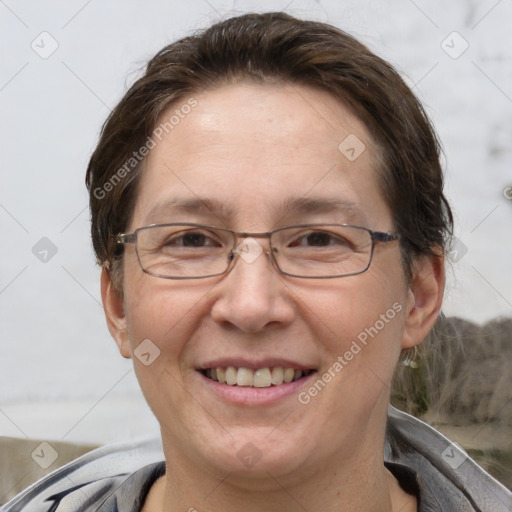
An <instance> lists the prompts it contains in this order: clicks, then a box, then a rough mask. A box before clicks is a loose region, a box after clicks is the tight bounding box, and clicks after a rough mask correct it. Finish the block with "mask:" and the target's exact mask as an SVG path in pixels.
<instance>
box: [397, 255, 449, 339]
mask: <svg viewBox="0 0 512 512" xmlns="http://www.w3.org/2000/svg"><path fill="white" fill-rule="evenodd" d="M437 252H438V254H436V255H432V256H431V255H424V256H420V257H419V258H417V259H416V261H415V262H414V265H413V275H412V280H411V283H410V285H409V291H408V295H409V299H410V301H409V305H408V310H407V316H406V319H405V332H404V337H403V341H402V348H403V349H405V348H411V347H414V346H416V345H419V344H420V343H421V342H422V341H423V340H424V339H425V336H426V335H427V334H428V332H429V331H430V329H431V328H432V326H433V325H434V323H435V321H436V320H437V318H438V316H439V311H440V310H441V304H442V302H443V293H444V285H445V273H444V256H443V253H442V250H441V249H440V248H439V250H438V251H437Z"/></svg>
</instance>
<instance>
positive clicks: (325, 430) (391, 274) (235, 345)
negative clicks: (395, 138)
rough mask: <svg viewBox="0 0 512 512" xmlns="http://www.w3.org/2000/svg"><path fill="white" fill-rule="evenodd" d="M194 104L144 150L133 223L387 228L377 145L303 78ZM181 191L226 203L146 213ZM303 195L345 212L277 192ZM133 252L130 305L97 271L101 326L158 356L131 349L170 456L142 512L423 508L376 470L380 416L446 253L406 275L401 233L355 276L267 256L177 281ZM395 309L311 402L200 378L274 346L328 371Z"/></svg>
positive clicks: (211, 93)
mask: <svg viewBox="0 0 512 512" xmlns="http://www.w3.org/2000/svg"><path fill="white" fill-rule="evenodd" d="M194 97H195V98H196V99H197V101H198V105H197V107H196V108H194V110H193V111H192V112H191V113H190V114H189V115H188V116H186V117H185V118H184V119H182V120H181V121H180V123H179V125H177V126H176V127H175V128H174V129H173V131H172V132H170V133H169V134H168V135H167V136H165V137H164V138H163V139H162V141H161V142H160V143H159V144H158V145H157V146H156V147H155V148H154V149H153V150H152V151H151V153H150V155H149V156H148V158H147V160H146V163H145V170H144V172H143V174H142V176H141V182H140V184H139V185H140V186H139V191H138V198H137V201H136V206H135V210H134V213H133V217H132V219H131V222H130V225H129V228H128V229H127V232H131V231H133V230H134V229H136V228H137V227H141V226H144V225H147V224H150V223H164V222H173V221H174V222H179V221H185V222H186V221H188V222H199V223H206V224H216V225H219V226H227V227H230V228H231V229H234V230H237V231H248V232H264V231H268V230H271V229H275V228H276V227H282V226H287V225H292V224H298V223H302V222H326V223H328V222H331V223H344V222H347V223H352V224H356V225H361V226H365V227H368V228H370V229H373V230H377V231H392V221H391V211H390V208H389V206H388V205H387V204H386V201H385V199H384V197H383V196H382V194H381V191H380V189H379V186H378V181H377V173H376V169H377V165H378V164H377V160H378V158H377V151H376V150H375V148H374V145H373V143H372V140H371V138H370V136H369V134H368V132H367V130H366V129H365V127H364V125H363V124H362V122H361V121H360V120H359V119H358V118H357V117H356V116H355V115H353V114H352V113H351V111H350V110H349V109H348V108H347V107H346V106H344V104H342V103H341V102H340V101H339V100H337V99H336V98H334V97H333V96H331V95H330V94H328V93H326V92H323V91H319V90H316V89H312V88H309V87H306V86H297V85H293V86H292V85H279V86H278V85H261V84H254V83H251V82H239V83H237V84H230V85H224V86H222V87H220V88H217V89H214V90H207V91H204V92H201V93H198V94H196V95H194ZM175 107H176V106H173V107H172V109H174V108H175ZM172 109H171V110H172ZM164 117H165V116H164ZM350 134H355V135H356V136H357V137H358V138H359V139H360V140H361V141H362V142H363V143H364V144H365V146H366V150H365V151H364V152H363V153H362V154H361V155H360V156H359V157H358V158H357V159H356V160H354V161H352V162H351V161H349V160H348V159H347V158H346V157H345V156H344V155H343V154H341V153H340V152H339V151H338V145H339V144H340V142H341V141H343V140H344V139H345V138H346V137H347V136H348V135H350ZM185 197H186V198H195V197H200V198H204V199H217V200H218V201H220V202H221V203H222V204H223V205H224V208H225V210H226V211H220V210H212V211H210V210H206V212H178V211H176V210H172V209H171V208H169V209H164V210H160V212H159V213H157V214H151V215H150V212H151V211H152V210H153V209H154V208H155V206H156V205H159V204H161V203H165V202H166V201H169V200H170V199H172V198H185ZM303 197H315V198H337V199H342V200H344V201H346V202H349V203H351V204H352V205H355V206H354V207H353V208H352V209H351V210H350V211H349V212H346V211H342V212H324V213H316V214H306V213H300V212H291V211H289V210H288V211H287V210H283V208H282V206H281V205H282V203H283V200H286V199H297V198H303ZM259 242H260V243H261V245H262V247H263V248H264V249H266V248H268V242H267V241H265V240H259ZM125 254H126V256H125V263H124V264H125V272H124V278H123V279H124V281H123V289H124V297H123V298H122V299H121V298H120V295H119V294H118V293H117V292H116V290H115V289H114V287H113V285H112V282H111V280H110V277H109V274H108V272H107V271H106V270H103V274H102V297H103V303H104V308H105V314H106V318H107V323H108V326H109V329H110V332H111V334H112V335H113V337H114V338H115V340H116V342H117V345H118V346H119V350H120V352H121V354H122V355H123V356H124V357H132V355H133V351H134V350H135V348H136V347H137V346H138V344H139V343H140V342H141V341H142V340H144V339H147V338H149V339H150V340H152V342H153V343H154V344H155V345H157V346H158V348H159V349H160V351H161V352H160V356H159V357H158V358H157V359H156V360H155V361H154V362H153V363H152V364H151V365H149V366H145V365H143V364H142V363H141V362H140V361H139V360H138V359H137V358H136V357H133V362H134V367H135V370H136V373H137V377H138V379H139V382H140V385H141V388H142V390H143V392H144V394H145V397H146V399H147V401H148V403H149V405H150V407H151V408H152V410H153V412H154V414H155V416H156V417H157V419H158V421H159V423H160V425H161V431H162V439H163V443H164V452H165V458H166V462H167V473H166V475H165V476H164V477H162V478H161V479H160V480H159V481H157V482H156V483H155V485H154V486H153V488H152V490H151V492H150V494H149V496H148V498H147V500H146V503H145V505H144V510H154V511H160V510H173V511H174V510H189V509H191V508H195V509H197V510H198V511H200V512H203V511H219V510H222V511H225V512H229V511H231V510H240V508H244V510H246V511H248V512H252V511H261V510H265V511H271V512H272V511H281V510H286V511H288V512H290V511H299V510H308V511H311V512H314V511H320V510H322V511H330V510H333V511H334V510H336V511H339V510H347V511H348V510H358V511H363V512H364V511H372V512H375V511H390V510H393V511H398V510H401V511H402V512H405V511H413V510H416V500H415V498H413V497H412V496H410V495H408V494H406V493H405V492H404V491H402V489H401V488H400V487H399V485H398V482H397V481H396V479H395V478H394V477H393V476H392V475H391V473H390V472H389V471H388V470H387V469H386V468H385V467H384V465H383V445H384V433H385V422H386V415H387V406H388V403H389V392H390V383H391V380H392V376H393V371H394V368H395V366H396V363H397V360H398V357H399V354H400V351H401V350H402V349H404V348H409V347H412V346H414V345H417V344H418V343H420V342H421V341H422V340H423V338H424V337H425V335H426V334H427V332H428V331H429V330H430V328H431V326H432V325H433V323H434V321H435V319H436V317H437V315H438V312H439V309H440V305H441V300H442V294H443V288H444V271H443V261H442V258H441V257H438V258H434V257H422V258H419V259H418V260H417V261H416V263H415V267H414V275H413V278H412V280H411V281H410V282H408V281H407V280H406V278H405V275H404V271H403V268H402V266H401V263H400V250H399V245H398V242H392V243H389V244H377V245H376V247H375V253H374V257H373V261H372V264H371V266H370V268H369V269H368V270H367V271H366V272H365V273H363V274H359V275H356V276H350V277H344V278H339V279H324V280H321V279H320V280H315V279H300V278H293V277H287V276H283V275H281V274H279V273H278V272H277V271H276V269H275V268H274V267H273V266H272V265H271V263H270V260H269V258H268V257H267V256H265V253H263V254H262V255H261V256H260V257H258V258H257V259H256V260H255V261H254V262H252V263H247V262H246V261H244V260H243V259H241V258H239V259H238V261H237V263H236V264H235V266H234V267H233V268H232V269H231V271H230V272H229V273H228V274H225V275H223V276H219V277H214V278H208V279H200V280H185V281H175V280H166V279H160V278H156V277H153V276H150V275H147V274H145V273H144V272H143V271H142V270H141V268H140V266H139V264H138V261H137V258H136V255H135V252H134V247H133V246H130V245H129V246H126V253H125ZM395 303H398V304H400V305H401V306H402V309H401V311H400V312H399V313H397V314H396V316H395V317H394V318H393V319H392V320H390V321H389V322H388V323H386V325H385V327H384V328H383V329H381V330H380V331H379V333H378V334H377V335H376V336H375V337H374V338H372V339H371V341H370V342H369V343H368V344H367V345H366V346H365V347H364V349H363V350H361V351H360V352H359V353H358V354H357V355H355V356H354V358H353V359H352V360H351V361H350V362H349V363H348V364H347V365H346V366H345V367H344V368H343V370H342V371H341V372H339V373H337V374H336V377H335V378H333V379H332V380H331V381H330V382H329V383H328V385H326V386H325V388H324V389H323V390H322V391H321V392H320V393H318V395H317V396H316V397H314V398H313V399H311V401H310V402H309V403H308V404H307V405H303V404H301V403H300V402H299V401H298V400H297V396H296V395H295V394H294V395H293V396H289V397H286V398H285V399H282V400H280V401H277V402H276V403H274V404H270V405H263V406H262V405H257V406H248V405H240V404H233V403H228V402H226V401H224V400H223V399H222V398H220V397H219V396H217V395H216V394H214V393H213V392H212V391H211V390H210V389H209V387H208V386H206V385H205V384H204V378H203V377H201V376H200V375H199V374H198V372H197V371H196V368H197V367H198V365H200V364H201V363H203V362H205V361H207V360H211V359H212V358H214V357H232V356H239V357H247V358H254V357H263V356H266V357H284V358H293V360H294V361H299V362H301V363H303V364H306V363H307V365H308V366H310V367H311V368H315V369H317V370H318V372H319V375H321V374H322V373H323V372H325V371H327V370H328V369H329V368H330V367H332V365H333V363H334V362H335V361H336V360H337V357H338V356H339V355H343V354H344V353H345V352H346V351H347V350H348V349H349V348H350V345H351V343H352V341H353V340H355V339H357V336H358V334H359V333H360V332H362V331H364V329H365V328H367V327H369V326H373V325H374V324H375V322H376V321H377V320H378V319H379V316H380V315H381V314H385V313H386V311H387V310H388V309H389V308H391V307H392V305H393V304H395ZM247 443H252V445H254V446H255V447H256V449H257V450H258V453H259V454H260V455H261V459H260V460H259V461H258V462H257V463H256V464H255V465H253V466H252V467H246V466H245V465H244V464H242V463H241V461H240V459H239V458H238V457H237V452H238V451H239V450H240V449H241V448H242V447H244V445H246V444H247Z"/></svg>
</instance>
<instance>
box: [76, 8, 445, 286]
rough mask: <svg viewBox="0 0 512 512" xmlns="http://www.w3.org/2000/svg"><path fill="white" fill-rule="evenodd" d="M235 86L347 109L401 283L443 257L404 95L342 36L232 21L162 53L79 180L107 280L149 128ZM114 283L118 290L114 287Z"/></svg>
mask: <svg viewBox="0 0 512 512" xmlns="http://www.w3.org/2000/svg"><path fill="white" fill-rule="evenodd" d="M240 79H250V80H256V81H260V82H269V81H271V82H275V83H293V84H304V85H308V86H313V87H316V88H319V89H322V90H325V91H328V92H330V93H331V94H332V95H334V96H335V97H336V98H338V99H340V100H341V101H343V102H344V103H345V104H348V105H349V107H351V108H352V109H353V111H354V112H355V113H356V114H357V115H358V116H359V117H360V118H361V120H362V121H363V122H364V123H365V125H366V127H367V129H368V130H369V133H370V134H371V136H372V137H373V140H374V142H375V143H376V145H377V147H378V148H379V150H380V153H381V154H380V155H379V156H380V158H379V160H380V168H379V169H377V170H378V171H379V174H380V177H381V184H380V185H381V189H382V193H383V197H384V199H385V200H386V201H387V203H388V205H389V207H390V209H391V212H392V216H393V223H394V229H395V230H396V231H398V232H399V233H400V235H401V239H400V244H401V249H402V255H403V262H404V269H405V271H406V274H407V276H408V277H410V275H411V268H412V262H413V260H414V257H416V256H418V255H421V254H436V251H438V250H439V248H441V250H446V247H447V243H448V240H449V238H450V235H451V233H452V224H453V219H452V214H451V210H450V207H449V205H448V202H447V200H446V198H445V196H444V194H443V174H442V170H441V166H440V162H439V156H440V148H439V143H438V140H437V137H436V134H435V132H434V130H433V128H432V126H431V123H430V121H429V119H428V117H427V115H426V113H425V111H424V109H423V107H422V106H421V104H420V103H419V101H418V100H417V98H416V97H415V95H414V94H413V93H412V91H411V90H410V89H409V87H407V85H406V84H405V83H404V81H403V80H402V78H401V77H400V76H399V74H398V73H397V72H396V71H395V70H394V69H393V67H392V66H391V65H390V64H388V63H387V62H385V61H384V60H382V59H381V58H379V57H378V56H376V55H375V54H374V53H372V52H371V51H370V50H369V49H368V48H367V47H366V46H364V45H363V44H361V43H360V42H359V41H357V40H356V39H354V38H353V37H352V36H350V35H349V34H347V33H345V32H343V31H342V30H339V29H337V28H335V27H333V26H330V25H327V24H324V23H319V22H315V21H304V20H299V19H296V18H294V17H292V16H289V15H287V14H284V13H265V14H246V15H243V16H239V17H233V18H230V19H227V20H224V21H221V22H219V23H217V24H215V25H213V26H211V27H210V28H208V29H206V30H204V31H201V32H199V33H197V34H195V35H192V36H190V37H185V38H183V39H181V40H179V41H177V42H175V43H172V44H170V45H169V46H166V47H165V48H163V49H162V50H161V51H160V52H159V53H158V54H157V55H156V56H155V57H153V58H152V59H151V60H150V61H149V63H148V64H147V67H146V71H145V74H144V75H143V76H142V77H141V78H140V79H138V80H137V81H136V82H135V83H134V84H133V85H132V87H131V88H130V89H129V90H128V92H127V93H126V94H125V96H124V97H123V98H122V100H121V101H120V102H119V104H118V105H117V106H116V108H115V109H114V110H113V111H112V113H111V114H110V116H109V117H108V119H107V121H106V122H105V124H104V126H103V129H102V132H101V136H100V140H99V142H98V145H97V147H96V149H95V151H94V153H93V155H92V157H91V160H90V162H89V166H88V169H87V177H86V183H87V187H88V189H89V193H90V209H91V233H92V241H93V245H94V250H95V252H96V256H97V260H98V262H99V263H100V264H104V263H106V262H107V263H108V264H109V265H110V266H111V270H112V272H113V274H119V270H122V260H121V254H122V252H121V251H120V250H119V247H117V246H116V241H115V236H116V234H117V233H120V232H123V231H124V230H125V228H126V227H127V225H128V223H129V221H130V218H131V215H132V213H133V208H134V204H135V199H136V193H137V181H138V179H137V177H138V176H139V174H140V172H141V170H142V169H143V164H144V159H143V158H141V157H140V154H139V153H137V152H138V151H139V149H140V148H142V147H144V145H145V144H147V141H148V138H149V137H150V136H151V134H152V133H153V130H154V129H155V126H156V123H157V119H159V117H160V116H161V114H162V113H163V112H164V110H165V109H167V108H168V107H169V106H170V105H171V104H175V103H176V102H178V101H183V102H185V101H186V99H187V98H190V95H191V94H194V93H197V92H199V91H201V90H205V89H208V88H210V87H217V86H219V85H222V84H224V83H229V82H232V81H236V80H240ZM135 153H137V155H138V156H137V158H135V157H134V154H135ZM114 277H115V276H114V275H113V278H114ZM116 283H117V284H116ZM114 284H115V285H116V287H117V288H118V289H119V290H121V288H120V285H121V283H120V280H119V279H114Z"/></svg>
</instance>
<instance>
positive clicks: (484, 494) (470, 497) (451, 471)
mask: <svg viewBox="0 0 512 512" xmlns="http://www.w3.org/2000/svg"><path fill="white" fill-rule="evenodd" d="M385 459H386V461H388V462H394V463H398V464H402V465H404V466H406V467H408V468H410V469H412V470H413V471H414V472H415V473H416V475H417V478H418V482H419V485H420V489H421V494H422V496H421V499H422V500H423V503H424V505H425V506H424V508H421V507H420V510H425V511H430V510H432V511H437V510H439V511H441V510H457V511H461V512H466V511H467V512H473V511H489V510H492V511H493V512H509V511H510V510H512V493H511V492H510V491H509V490H507V489H506V488H505V487H504V486H503V485H502V484H500V483H499V482H498V481H497V480H495V479H494V478H493V477H492V476H490V475H489V474H488V473H486V472H485V471H484V470H483V469H482V468H481V467H480V466H479V465H478V464H476V462H474V461H473V460H472V459H471V458H470V457H469V456H468V455H467V454H466V453H465V452H464V451H463V450H462V449H461V448H460V447H458V446H457V445H456V444H454V443H452V442H450V441H449V440H448V439H447V438H446V437H444V436H443V435H442V434H441V433H439V432H438V431H437V430H435V429H433V428H432V427H430V426H429V425H427V424H426V423H424V422H422V421H421V420H419V419H417V418H415V417H413V416H411V415H409V414H406V413H404V412H401V411H399V410H397V409H395V408H394V407H392V406H389V411H388V429H387V440H386V455H385Z"/></svg>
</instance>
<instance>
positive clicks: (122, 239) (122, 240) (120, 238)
mask: <svg viewBox="0 0 512 512" xmlns="http://www.w3.org/2000/svg"><path fill="white" fill-rule="evenodd" d="M166 226H189V227H196V228H209V229H216V230H221V231H227V232H229V233H231V235H233V237H234V244H233V247H232V249H231V250H230V252H229V253H228V255H227V256H228V260H229V261H228V264H227V267H226V269H225V270H224V271H223V272H219V273H217V274H209V275H206V276H192V277H189V276H166V275H162V274H156V273H154V272H150V271H148V270H146V269H145V268H144V267H143V265H142V262H141V261H140V256H139V251H138V249H137V234H138V233H139V232H140V231H142V230H145V229H151V228H155V227H166ZM317 226H324V227H329V226H338V227H345V228H356V229H361V230H363V231H366V232H367V233H369V235H370V239H371V242H372V247H371V250H370V258H369V260H368V265H366V267H365V268H364V269H363V270H359V271H357V272H350V273H348V274H339V275H338V274H337V275H333V276H301V275H297V274H291V273H289V272H284V271H283V270H281V268H280V267H279V263H278V262H277V259H276V257H275V256H274V249H277V248H276V247H273V246H272V241H271V237H272V235H273V234H274V233H277V232H279V231H283V230H286V229H291V228H308V227H317ZM241 238H268V241H269V246H270V251H267V250H264V252H265V253H266V254H267V255H268V256H269V258H270V261H271V263H272V265H273V266H274V267H275V268H276V269H277V270H278V271H279V272H280V273H281V274H282V275H285V276H290V277H298V278H300V279H334V278H340V277H349V276H354V275H359V274H363V273H364V272H366V271H367V270H368V269H369V268H370V265H371V263H372V260H373V253H374V250H375V244H376V243H389V242H394V241H396V240H400V238H401V237H400V233H393V232H391V231H388V232H384V231H374V230H372V229H369V228H365V227H363V226H354V225H352V224H320V223H315V224H295V225H292V226H285V227H282V228H277V229H274V230H272V231H266V232H262V233H248V232H246V231H234V230H233V229H230V228H224V227H220V226H210V225H208V224H197V223H194V222H171V223H166V224H149V225H148V226H141V227H139V228H137V229H135V230H134V231H132V232H131V233H118V234H117V235H116V244H119V245H123V246H124V245H127V244H133V245H134V246H135V254H136V255H137V261H138V262H139V265H140V268H141V269H142V271H143V272H144V273H146V274H148V275H150V276H153V277H159V278H161V279H174V280H184V279H207V278H209V277H217V276H222V275H225V274H227V273H228V271H229V270H230V268H233V266H234V264H235V263H234V262H236V258H235V254H237V252H236V248H237V242H238V240H239V239H241Z"/></svg>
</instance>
